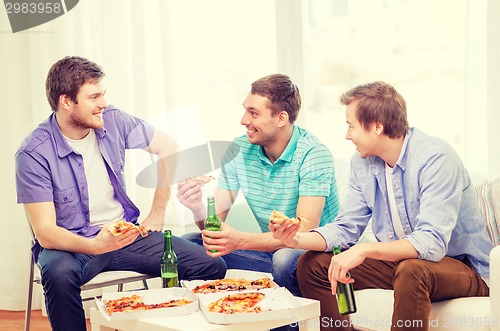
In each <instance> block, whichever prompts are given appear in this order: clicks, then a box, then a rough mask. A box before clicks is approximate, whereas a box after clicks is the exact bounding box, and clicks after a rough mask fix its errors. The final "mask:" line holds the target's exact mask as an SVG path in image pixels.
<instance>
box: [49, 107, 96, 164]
mask: <svg viewBox="0 0 500 331" xmlns="http://www.w3.org/2000/svg"><path fill="white" fill-rule="evenodd" d="M49 122H50V127H51V129H52V132H53V134H54V140H55V141H56V150H57V155H58V156H59V157H66V156H68V155H69V154H70V153H73V149H72V148H71V146H70V145H69V144H68V142H67V141H66V139H64V137H63V134H62V132H61V128H60V127H59V125H58V124H57V119H56V113H54V112H53V113H52V114H51V115H50V121H49ZM94 132H95V134H96V136H98V137H99V138H101V139H103V138H104V137H105V136H106V129H105V128H104V127H103V128H98V129H94Z"/></svg>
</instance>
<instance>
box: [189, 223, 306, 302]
mask: <svg viewBox="0 0 500 331" xmlns="http://www.w3.org/2000/svg"><path fill="white" fill-rule="evenodd" d="M182 238H185V239H187V240H189V241H192V242H194V243H196V244H198V245H200V246H203V240H202V239H201V233H199V232H193V233H186V234H185V235H183V236H182ZM304 252H305V251H304V250H302V249H291V248H282V249H278V250H277V251H275V252H261V251H247V250H236V251H233V252H232V253H230V254H227V255H224V256H223V257H222V258H223V259H224V261H225V262H226V265H227V268H228V269H242V270H252V271H260V272H268V273H271V274H272V275H273V280H274V281H275V282H276V284H278V285H279V286H282V287H285V288H287V289H288V290H289V291H290V292H291V293H292V294H293V295H295V296H302V295H301V293H300V289H299V284H298V283H297V275H296V270H297V261H298V259H299V257H300V256H301V255H302V254H303V253H304Z"/></svg>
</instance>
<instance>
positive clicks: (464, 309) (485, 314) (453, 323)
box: [321, 289, 494, 331]
mask: <svg viewBox="0 0 500 331" xmlns="http://www.w3.org/2000/svg"><path fill="white" fill-rule="evenodd" d="M355 296H356V306H357V308H358V311H357V312H356V313H355V314H352V315H351V323H352V324H353V325H354V327H355V329H356V330H380V331H385V330H387V331H390V329H391V324H392V306H393V304H394V291H392V290H382V289H368V290H359V291H356V292H355ZM321 322H326V321H321ZM405 323H410V324H411V323H414V322H412V321H406V322H405ZM492 323H494V321H492V320H491V318H490V306H489V298H488V297H471V298H458V299H453V300H445V301H440V302H434V303H433V304H432V311H431V316H430V319H429V329H430V330H476V331H479V330H481V331H483V330H484V331H488V330H490V325H491V324H492Z"/></svg>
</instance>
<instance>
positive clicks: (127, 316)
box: [95, 287, 199, 321]
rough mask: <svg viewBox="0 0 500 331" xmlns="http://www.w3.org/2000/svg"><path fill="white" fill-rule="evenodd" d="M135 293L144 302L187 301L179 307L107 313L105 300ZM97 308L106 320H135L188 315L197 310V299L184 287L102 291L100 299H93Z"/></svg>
mask: <svg viewBox="0 0 500 331" xmlns="http://www.w3.org/2000/svg"><path fill="white" fill-rule="evenodd" d="M134 294H137V295H139V296H141V297H142V298H143V300H144V303H147V304H154V303H161V302H167V301H170V300H178V299H183V298H184V299H188V300H192V301H193V302H192V303H189V304H187V305H184V306H180V307H170V308H156V309H150V310H138V311H125V312H119V313H113V314H111V315H110V314H108V312H107V311H106V307H105V305H104V301H105V300H115V299H120V298H123V297H128V296H132V295H134ZM95 301H96V305H97V308H98V309H99V311H100V312H101V314H103V316H104V318H106V319H107V320H108V321H124V320H136V319H140V318H157V317H166V316H180V315H188V314H191V313H194V312H196V311H198V310H199V304H198V299H197V298H196V296H195V295H193V293H191V291H189V290H188V289H186V288H180V287H176V288H161V289H153V290H140V291H127V292H107V293H103V295H102V298H101V300H99V299H97V298H96V299H95Z"/></svg>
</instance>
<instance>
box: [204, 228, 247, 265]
mask: <svg viewBox="0 0 500 331" xmlns="http://www.w3.org/2000/svg"><path fill="white" fill-rule="evenodd" d="M241 234H242V233H241V232H240V231H237V230H235V229H234V228H232V227H231V226H229V225H227V224H226V223H222V224H221V229H220V231H209V230H202V231H201V237H202V239H203V246H205V248H206V249H207V254H208V255H210V256H211V257H218V256H223V255H226V254H229V253H231V252H233V251H235V250H237V249H239V247H240V245H241V243H242V241H243V240H244V239H243V236H242V235H241ZM212 250H217V252H211V251H212Z"/></svg>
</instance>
